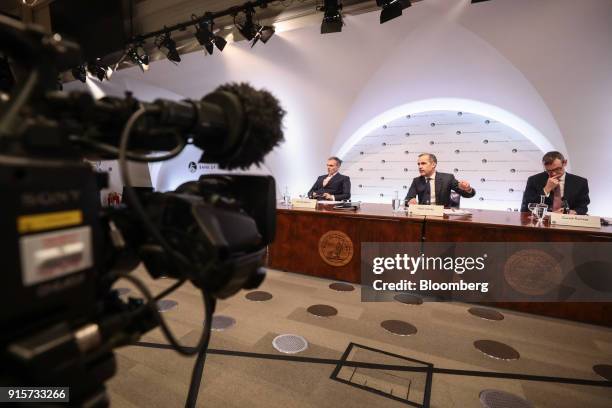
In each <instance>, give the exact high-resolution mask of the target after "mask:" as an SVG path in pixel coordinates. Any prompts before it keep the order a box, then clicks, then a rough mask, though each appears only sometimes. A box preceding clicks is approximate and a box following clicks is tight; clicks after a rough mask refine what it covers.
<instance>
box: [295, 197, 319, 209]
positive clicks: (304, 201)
mask: <svg viewBox="0 0 612 408" xmlns="http://www.w3.org/2000/svg"><path fill="white" fill-rule="evenodd" d="M291 205H292V206H293V208H312V209H314V208H317V200H310V199H308V198H294V199H292V200H291Z"/></svg>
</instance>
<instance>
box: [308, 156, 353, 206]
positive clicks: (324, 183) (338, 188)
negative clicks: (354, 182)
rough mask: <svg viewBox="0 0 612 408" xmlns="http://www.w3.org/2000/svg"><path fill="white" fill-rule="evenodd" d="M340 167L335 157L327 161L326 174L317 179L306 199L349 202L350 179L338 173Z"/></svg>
mask: <svg viewBox="0 0 612 408" xmlns="http://www.w3.org/2000/svg"><path fill="white" fill-rule="evenodd" d="M341 165H342V160H340V159H339V158H337V157H330V158H329V159H327V174H324V175H322V176H319V177H318V178H317V181H315V183H314V185H313V186H312V188H311V189H310V191H309V192H308V197H309V198H316V199H317V200H331V201H343V200H349V199H350V198H351V179H350V177H348V176H345V175H342V174H340V173H338V170H340V166H341Z"/></svg>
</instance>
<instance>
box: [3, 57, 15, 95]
mask: <svg viewBox="0 0 612 408" xmlns="http://www.w3.org/2000/svg"><path fill="white" fill-rule="evenodd" d="M14 86H15V77H14V76H13V71H12V70H11V66H10V64H9V61H8V58H6V57H2V56H0V92H4V93H9V92H11V90H12V89H13V87H14Z"/></svg>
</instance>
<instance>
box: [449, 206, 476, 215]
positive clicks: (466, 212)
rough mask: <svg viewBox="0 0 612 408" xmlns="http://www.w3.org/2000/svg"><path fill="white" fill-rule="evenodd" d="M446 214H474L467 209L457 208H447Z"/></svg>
mask: <svg viewBox="0 0 612 408" xmlns="http://www.w3.org/2000/svg"><path fill="white" fill-rule="evenodd" d="M444 215H472V213H471V212H469V211H467V210H458V209H456V208H445V209H444Z"/></svg>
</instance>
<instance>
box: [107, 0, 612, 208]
mask: <svg viewBox="0 0 612 408" xmlns="http://www.w3.org/2000/svg"><path fill="white" fill-rule="evenodd" d="M469 3H470V2H469V0H423V1H421V2H419V3H416V4H415V5H414V6H413V7H411V8H409V9H407V10H405V11H404V16H402V17H400V18H398V19H395V20H392V21H390V22H388V23H386V24H383V25H379V24H378V13H368V14H364V15H361V16H356V17H348V18H346V19H345V21H346V26H345V27H344V29H343V32H342V33H337V34H330V35H320V34H319V27H318V25H316V26H311V27H306V28H302V29H298V30H293V31H286V32H279V33H277V34H276V35H275V36H274V37H273V38H272V39H271V40H270V41H269V42H268V43H267V44H265V45H263V44H257V45H256V46H255V47H254V48H252V49H251V48H250V46H249V44H246V43H245V42H239V43H231V44H229V45H228V46H227V47H226V48H225V50H224V52H223V53H219V52H215V55H213V56H205V55H204V53H203V52H202V53H192V54H189V55H185V56H184V57H183V61H182V62H181V63H180V64H179V65H174V64H172V63H171V62H169V61H167V60H164V61H159V62H156V63H154V64H152V66H151V69H150V71H149V72H147V73H145V74H142V73H141V72H140V71H139V70H138V69H137V68H136V69H131V70H125V71H121V72H118V73H116V74H115V76H114V77H113V81H115V77H117V78H118V79H117V80H121V79H123V80H126V79H138V80H139V81H143V80H144V81H146V83H148V84H151V85H154V86H157V87H159V88H161V89H163V90H166V91H170V92H172V93H174V94H177V95H180V96H184V97H190V98H199V97H201V96H202V95H204V94H206V93H208V92H210V91H212V90H213V89H214V88H215V87H216V86H217V85H219V84H221V83H224V82H228V81H248V82H250V83H251V84H253V85H254V86H257V87H264V88H266V89H268V90H270V91H271V92H272V93H274V94H275V95H276V96H277V97H278V98H279V99H280V100H281V103H282V105H283V106H284V108H285V109H286V110H287V112H288V114H287V117H286V120H285V138H286V141H285V143H284V144H283V145H282V146H281V147H280V148H278V149H276V150H275V151H274V152H273V153H272V154H270V155H269V156H268V158H267V159H266V162H265V165H266V168H265V169H264V170H262V171H263V172H268V171H269V172H270V173H272V174H273V175H274V176H275V177H276V178H277V181H278V184H279V186H284V185H289V186H290V189H291V191H292V193H293V194H298V193H300V192H303V191H306V190H308V188H309V187H310V185H311V184H312V183H313V182H314V179H315V177H316V176H317V175H319V174H322V173H324V170H325V169H324V164H325V159H326V158H327V157H328V156H330V155H334V154H339V153H342V154H346V153H347V152H348V151H349V150H350V149H351V147H352V146H353V145H354V144H355V143H357V141H358V140H359V138H360V137H363V135H365V134H367V133H368V132H369V131H371V130H372V129H373V128H372V126H373V124H375V123H379V122H380V121H381V120H382V119H381V118H384V117H385V115H387V116H388V114H389V113H390V112H394V111H395V110H396V109H398V108H402V107H404V108H405V107H411V109H413V110H412V113H419V112H421V113H423V112H425V111H431V110H447V111H458V110H465V111H466V112H471V113H473V114H477V115H481V116H484V117H489V118H492V119H493V120H496V121H499V122H501V123H503V124H504V125H506V126H508V127H509V128H511V129H513V130H514V131H517V132H519V133H520V134H521V135H522V136H524V137H525V138H526V139H528V140H529V141H530V142H531V143H533V145H534V146H536V147H537V148H538V149H540V150H548V149H550V148H554V149H558V150H561V151H562V152H564V153H567V155H568V156H569V160H570V166H571V170H572V171H573V172H575V173H576V174H579V175H582V176H585V177H587V178H588V179H589V184H590V186H591V200H592V204H591V206H590V210H591V212H592V213H597V214H602V215H612V206H610V205H608V202H609V201H612V178H610V177H607V176H606V174H607V172H608V167H609V163H610V162H611V159H612V153H611V152H612V138H610V129H612V115H610V112H611V111H612V41H611V39H612V1H610V0H584V1H579V2H577V1H575V0H512V1H499V0H497V1H490V2H484V3H480V4H476V5H470V4H469ZM458 100H460V101H469V102H471V103H473V105H472V107H473V109H467V108H462V107H460V106H457V105H456V104H453V103H451V102H452V101H458ZM427 101H438V102H439V103H438V104H437V105H435V106H434V105H431V104H429V105H428V104H427V103H425V102H427ZM449 101H451V102H449ZM419 106H421V108H419ZM187 154H192V155H193V152H192V153H189V152H187V153H186V155H187ZM188 161H191V159H187V158H185V161H184V162H181V161H180V160H178V159H177V161H176V162H175V163H174V164H171V163H167V164H164V165H162V166H161V167H160V168H159V171H158V176H157V177H156V178H154V180H153V183H154V185H157V184H156V183H158V181H160V180H169V179H170V178H172V177H170V178H169V177H168V176H165V175H164V174H165V173H167V172H170V173H175V172H183V173H184V174H183V176H181V177H179V178H180V179H185V178H189V177H194V178H195V176H196V175H195V174H192V173H190V172H189V170H188ZM408 164H409V166H412V167H413V168H414V161H413V160H410V161H409V163H408ZM533 170H536V169H535V168H534V169H533ZM537 170H539V169H537ZM415 175H416V171H415V172H414V174H406V178H407V179H408V180H409V179H411V178H412V177H414V176H415ZM162 184H163V186H162V185H159V186H158V187H163V188H173V185H172V183H167V182H165V183H162Z"/></svg>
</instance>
